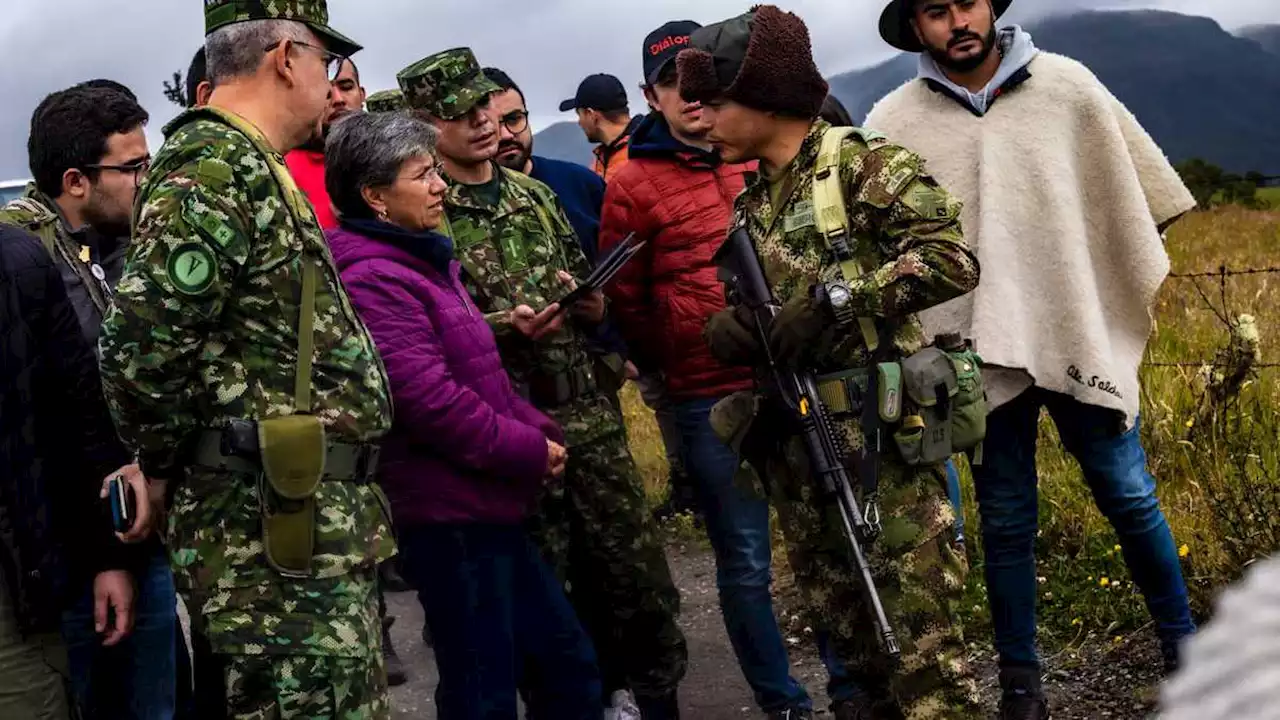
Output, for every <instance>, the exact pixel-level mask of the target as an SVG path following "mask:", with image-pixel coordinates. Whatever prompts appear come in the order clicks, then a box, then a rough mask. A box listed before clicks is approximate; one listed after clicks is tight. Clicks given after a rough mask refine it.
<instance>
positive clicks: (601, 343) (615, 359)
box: [484, 67, 639, 412]
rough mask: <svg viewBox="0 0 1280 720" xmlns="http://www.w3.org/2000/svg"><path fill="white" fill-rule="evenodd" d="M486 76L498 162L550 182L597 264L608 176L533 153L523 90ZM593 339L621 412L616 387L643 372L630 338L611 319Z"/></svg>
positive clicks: (603, 380) (493, 72)
mask: <svg viewBox="0 0 1280 720" xmlns="http://www.w3.org/2000/svg"><path fill="white" fill-rule="evenodd" d="M484 76H485V77H487V78H489V79H490V80H492V81H493V82H494V83H495V84H496V85H497V86H498V87H499V88H501V90H500V91H498V92H495V93H494V94H493V95H492V96H490V98H489V112H490V114H492V115H493V117H494V118H496V119H497V125H498V136H499V140H498V155H497V158H496V159H497V161H498V164H500V165H502V166H503V167H505V168H508V169H510V170H515V171H516V172H520V173H524V174H525V175H528V176H529V177H531V178H533V179H534V180H537V181H539V182H542V183H544V184H545V185H546V186H547V187H549V188H551V191H552V192H554V193H555V194H556V197H558V198H559V199H560V205H561V207H562V208H563V209H564V214H565V217H566V218H568V219H569V224H570V225H572V226H573V231H574V233H576V234H577V236H578V245H579V246H581V247H582V252H583V254H584V255H586V256H587V262H588V263H590V264H591V265H592V266H595V265H596V259H597V257H598V252H597V247H596V243H597V239H598V235H599V233H600V206H601V205H602V204H603V203H604V180H603V179H601V178H600V176H599V175H596V174H595V173H594V172H591V171H590V170H588V169H587V168H585V167H583V166H582V165H578V164H577V163H571V162H564V161H563V160H553V159H551V158H547V157H540V156H536V155H534V154H533V129H532V128H531V127H530V126H529V109H528V107H527V106H526V104H525V100H524V92H523V91H522V90H521V89H520V87H519V86H518V85H516V83H515V81H514V80H512V79H511V77H510V76H509V75H507V74H506V73H505V72H503V71H501V70H499V69H498V68H492V67H490V68H484ZM589 341H590V350H591V356H592V358H593V360H594V361H595V363H594V364H595V369H596V375H597V379H598V380H600V384H601V386H602V389H603V390H604V392H605V394H606V395H608V397H609V400H610V402H612V403H613V404H614V406H615V407H617V409H618V412H622V402H621V401H620V400H619V399H618V392H619V391H621V390H622V386H623V385H624V384H625V383H626V381H627V380H635V379H636V378H637V377H638V376H639V373H637V372H636V369H635V365H632V364H631V361H630V360H627V359H626V357H627V346H626V343H624V342H622V337H621V336H620V335H619V334H618V330H617V328H615V327H614V326H613V323H612V322H610V321H609V320H606V321H605V322H603V323H601V325H600V327H598V328H596V330H595V331H594V332H593V333H592V334H591V337H590V338H589Z"/></svg>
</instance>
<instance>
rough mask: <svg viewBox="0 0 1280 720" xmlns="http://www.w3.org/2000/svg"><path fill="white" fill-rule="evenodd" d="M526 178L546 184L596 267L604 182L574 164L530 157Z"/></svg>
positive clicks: (592, 264) (583, 249) (584, 168)
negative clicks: (530, 169) (529, 169)
mask: <svg viewBox="0 0 1280 720" xmlns="http://www.w3.org/2000/svg"><path fill="white" fill-rule="evenodd" d="M529 177H532V178H533V179H534V180H538V181H541V182H543V183H546V185H547V187H549V188H551V190H552V191H553V192H555V194H556V195H557V196H558V197H559V198H560V204H561V205H563V206H564V214H565V215H566V216H568V218H569V224H570V225H573V231H574V232H575V233H577V234H578V243H579V244H581V245H582V252H584V253H586V256H587V261H588V262H590V263H591V266H592V267H595V264H596V257H597V255H598V253H597V250H598V249H599V247H598V245H597V243H598V241H599V236H600V208H601V207H603V206H604V180H601V179H600V176H599V175H596V174H595V173H593V172H591V170H590V169H588V168H586V167H583V166H582V165H578V164H576V163H571V162H565V161H563V160H552V159H551V158H544V157H538V156H537V155H535V156H533V170H532V172H530V173H529Z"/></svg>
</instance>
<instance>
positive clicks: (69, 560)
mask: <svg viewBox="0 0 1280 720" xmlns="http://www.w3.org/2000/svg"><path fill="white" fill-rule="evenodd" d="M101 388H102V385H101V381H100V379H99V377H98V363H97V358H96V356H95V354H94V351H93V348H92V347H91V346H90V345H89V343H88V342H87V341H86V339H85V337H84V335H83V333H82V329H81V325H80V321H79V319H78V318H77V315H76V312H75V310H74V308H73V307H72V305H71V303H70V301H69V300H68V298H67V292H66V288H65V287H64V285H63V281H62V278H61V277H60V276H59V272H58V269H57V268H56V267H55V266H54V264H53V260H52V259H51V258H50V257H49V255H48V253H47V252H45V250H44V248H43V247H42V246H41V245H40V242H39V240H37V239H36V238H35V237H34V236H31V235H29V234H28V233H26V232H24V231H22V230H19V229H16V228H13V227H9V226H0V571H3V572H4V573H5V578H6V581H7V583H6V584H7V585H8V587H9V590H10V593H11V594H12V596H13V597H12V600H13V602H14V606H15V607H16V608H17V610H18V620H19V623H20V625H21V627H22V628H23V630H24V631H26V632H29V633H30V632H47V631H51V630H54V629H56V628H57V627H58V620H59V616H60V613H61V610H62V609H63V607H64V604H65V601H66V600H67V599H68V598H67V597H66V593H67V591H68V589H69V588H68V583H71V582H79V581H81V580H83V579H84V578H86V577H91V576H92V575H94V574H96V573H98V572H101V571H102V570H106V569H111V568H124V567H126V566H127V560H128V559H129V558H130V557H131V556H132V554H133V553H132V552H131V551H130V550H129V549H126V548H125V547H124V546H122V545H121V544H120V543H119V541H117V540H116V539H115V537H114V536H113V535H112V534H111V531H110V524H109V519H108V518H107V516H106V514H105V513H104V512H103V505H102V502H101V501H100V500H99V499H98V491H99V488H100V487H101V483H102V478H104V477H105V476H106V475H107V474H108V473H110V472H112V471H113V470H115V469H117V468H119V467H120V466H122V465H125V464H127V463H128V462H129V461H130V458H129V457H128V454H127V452H125V450H124V448H123V446H122V445H121V444H120V442H119V440H118V438H117V436H116V432H115V428H114V426H113V425H112V422H111V416H110V414H109V412H108V409H107V406H106V401H105V400H104V399H103V396H102V390H101Z"/></svg>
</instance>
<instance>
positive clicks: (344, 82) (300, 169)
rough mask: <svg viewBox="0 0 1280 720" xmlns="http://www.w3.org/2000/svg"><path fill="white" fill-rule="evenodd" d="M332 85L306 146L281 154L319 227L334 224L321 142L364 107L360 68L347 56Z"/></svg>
mask: <svg viewBox="0 0 1280 720" xmlns="http://www.w3.org/2000/svg"><path fill="white" fill-rule="evenodd" d="M331 87H332V88H333V90H332V92H331V93H330V95H329V109H328V111H327V112H326V113H325V115H324V118H323V119H322V120H321V121H320V127H319V128H317V130H316V134H315V137H313V138H311V140H310V141H308V142H307V144H306V145H303V146H302V147H300V148H298V149H296V150H293V151H292V152H290V153H289V154H288V155H285V156H284V162H285V165H287V166H289V174H290V175H292V176H293V179H294V181H295V182H297V183H298V187H299V188H301V189H302V192H303V194H305V195H306V196H307V199H308V200H310V201H311V204H312V205H313V206H315V209H316V217H317V218H319V219H320V227H321V228H323V229H325V230H330V229H333V228H336V227H337V226H338V218H337V216H336V215H334V213H333V204H332V203H330V202H329V192H328V191H327V190H325V187H324V141H325V138H326V137H328V136H329V128H330V127H331V126H332V125H333V124H334V123H335V122H337V121H338V120H341V119H342V117H343V116H344V115H346V114H348V113H353V112H360V111H361V110H363V109H364V98H365V92H364V88H363V87H361V86H360V70H359V69H357V68H356V64H355V62H354V61H353V60H351V58H347V59H345V60H343V61H342V70H341V71H340V72H339V73H338V77H337V79H335V80H334V81H333V83H331Z"/></svg>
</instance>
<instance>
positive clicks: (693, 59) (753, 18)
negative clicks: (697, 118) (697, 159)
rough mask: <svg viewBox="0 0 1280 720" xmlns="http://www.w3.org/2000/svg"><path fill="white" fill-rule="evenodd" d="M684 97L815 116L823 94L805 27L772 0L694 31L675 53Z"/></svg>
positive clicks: (820, 76)
mask: <svg viewBox="0 0 1280 720" xmlns="http://www.w3.org/2000/svg"><path fill="white" fill-rule="evenodd" d="M676 63H677V64H678V67H679V68H680V96H681V97H683V98H684V99H685V101H687V102H703V101H709V100H714V99H716V98H718V97H723V98H727V99H729V100H733V101H735V102H738V103H741V104H743V105H746V106H747V107H751V108H755V109H757V110H767V111H771V112H779V113H784V114H787V115H794V116H797V117H804V118H814V117H817V116H818V113H819V112H820V111H821V110H822V101H823V100H825V99H826V97H827V81H826V80H824V79H823V78H822V73H820V72H818V66H817V64H815V63H814V61H813V49H812V46H811V45H810V42H809V29H808V28H807V27H805V24H804V21H803V20H801V19H800V18H799V16H797V15H795V14H793V13H789V12H783V11H782V10H779V9H778V8H777V6H774V5H757V6H756V7H753V8H752V9H751V11H750V12H748V13H747V14H745V15H740V16H738V17H736V18H732V19H730V20H725V21H724V22H720V23H716V24H715V25H708V26H707V27H704V28H702V29H700V30H697V31H695V32H694V33H693V35H692V36H690V38H689V49H688V50H684V51H683V52H681V53H680V55H679V57H677V58H676Z"/></svg>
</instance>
